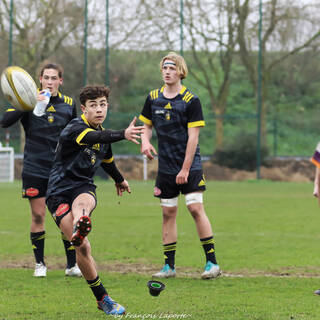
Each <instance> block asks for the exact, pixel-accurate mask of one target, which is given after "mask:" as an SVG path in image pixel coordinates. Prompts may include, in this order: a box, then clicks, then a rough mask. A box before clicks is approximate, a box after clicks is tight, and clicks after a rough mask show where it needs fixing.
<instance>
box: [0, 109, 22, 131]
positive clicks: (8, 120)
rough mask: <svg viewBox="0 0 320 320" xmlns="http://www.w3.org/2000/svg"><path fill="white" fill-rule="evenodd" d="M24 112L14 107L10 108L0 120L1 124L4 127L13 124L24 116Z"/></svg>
mask: <svg viewBox="0 0 320 320" xmlns="http://www.w3.org/2000/svg"><path fill="white" fill-rule="evenodd" d="M23 114H24V112H23V111H20V110H16V109H15V108H13V107H11V108H8V109H7V110H6V112H5V114H4V115H3V117H2V119H1V120H0V126H1V127H2V128H8V127H10V126H12V125H13V124H14V123H16V122H17V121H18V120H19V119H20V118H21V117H22V116H23Z"/></svg>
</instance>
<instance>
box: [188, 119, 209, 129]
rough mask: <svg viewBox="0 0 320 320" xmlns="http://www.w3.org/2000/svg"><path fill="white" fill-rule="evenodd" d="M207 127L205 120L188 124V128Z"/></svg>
mask: <svg viewBox="0 0 320 320" xmlns="http://www.w3.org/2000/svg"><path fill="white" fill-rule="evenodd" d="M205 125H206V124H205V122H204V120H200V121H194V122H189V123H188V128H195V127H204V126H205Z"/></svg>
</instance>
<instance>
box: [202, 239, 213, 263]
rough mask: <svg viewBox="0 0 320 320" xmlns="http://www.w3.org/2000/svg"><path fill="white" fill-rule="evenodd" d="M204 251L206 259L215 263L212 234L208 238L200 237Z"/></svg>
mask: <svg viewBox="0 0 320 320" xmlns="http://www.w3.org/2000/svg"><path fill="white" fill-rule="evenodd" d="M200 241H201V244H202V247H203V250H204V253H205V255H206V260H207V262H208V261H211V262H212V263H214V264H217V260H216V254H215V250H214V239H213V236H211V237H208V238H203V239H200Z"/></svg>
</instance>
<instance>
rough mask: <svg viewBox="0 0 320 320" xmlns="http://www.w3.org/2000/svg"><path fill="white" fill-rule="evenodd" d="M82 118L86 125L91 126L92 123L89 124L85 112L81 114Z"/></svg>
mask: <svg viewBox="0 0 320 320" xmlns="http://www.w3.org/2000/svg"><path fill="white" fill-rule="evenodd" d="M81 119H82V120H83V122H84V123H85V124H86V125H88V126H90V124H89V122H88V120H87V118H86V116H85V115H84V114H82V115H81Z"/></svg>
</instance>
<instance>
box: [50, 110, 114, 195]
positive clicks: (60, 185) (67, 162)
mask: <svg viewBox="0 0 320 320" xmlns="http://www.w3.org/2000/svg"><path fill="white" fill-rule="evenodd" d="M93 130H103V128H102V127H101V126H99V127H98V129H95V128H93V127H91V126H90V124H89V123H88V121H87V119H86V118H85V116H84V115H83V114H82V115H81V117H79V118H76V119H73V120H72V121H71V122H70V123H69V124H68V125H67V126H66V128H65V129H64V130H62V132H61V135H60V138H59V142H58V145H57V150H56V156H55V159H54V163H53V166H52V170H51V173H50V178H49V183H48V190H47V198H48V197H50V196H53V195H57V194H61V193H63V192H65V191H67V190H70V189H74V188H77V187H80V186H82V185H84V184H92V185H93V184H94V183H93V176H94V174H95V172H96V170H97V169H98V167H99V166H100V165H103V164H111V163H113V162H114V159H113V155H112V150H111V145H110V144H107V143H95V144H91V145H90V144H87V143H84V142H83V141H82V140H83V139H84V137H85V135H86V134H87V133H88V132H90V131H93Z"/></svg>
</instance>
